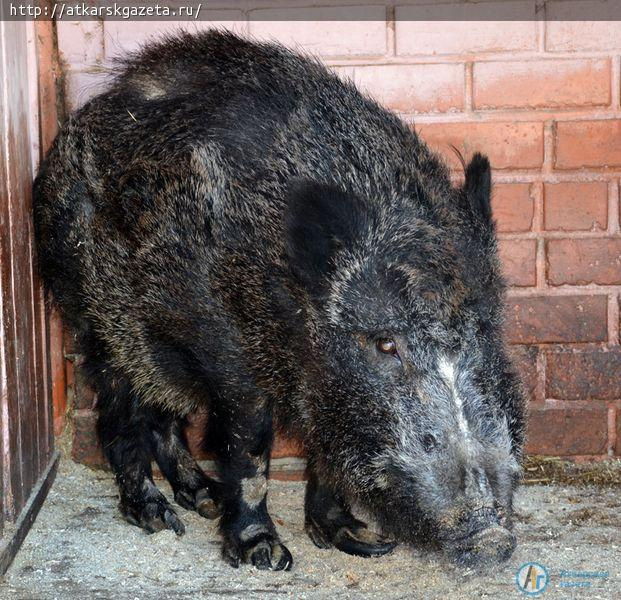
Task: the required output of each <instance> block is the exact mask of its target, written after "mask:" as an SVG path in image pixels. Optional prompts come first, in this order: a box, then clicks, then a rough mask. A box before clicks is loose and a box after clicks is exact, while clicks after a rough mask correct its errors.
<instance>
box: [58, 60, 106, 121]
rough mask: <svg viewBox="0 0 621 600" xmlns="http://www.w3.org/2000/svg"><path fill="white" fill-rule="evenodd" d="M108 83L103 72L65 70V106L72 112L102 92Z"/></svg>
mask: <svg viewBox="0 0 621 600" xmlns="http://www.w3.org/2000/svg"><path fill="white" fill-rule="evenodd" d="M108 83H109V79H108V77H107V76H106V74H105V73H97V72H88V71H74V70H72V69H68V70H67V71H65V81H64V85H65V90H64V91H65V108H66V109H67V111H69V112H72V111H74V110H77V109H78V108H80V107H81V106H82V105H83V104H85V103H86V102H88V101H89V100H90V99H91V98H92V97H93V96H96V95H97V94H100V93H101V92H103V91H104V90H105V89H106V88H107V86H108Z"/></svg>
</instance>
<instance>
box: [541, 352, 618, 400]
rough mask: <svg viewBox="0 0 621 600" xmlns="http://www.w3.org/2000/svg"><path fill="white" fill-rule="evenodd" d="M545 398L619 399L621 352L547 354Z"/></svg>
mask: <svg viewBox="0 0 621 600" xmlns="http://www.w3.org/2000/svg"><path fill="white" fill-rule="evenodd" d="M546 361H547V369H546V398H556V399H559V400H590V399H592V398H596V399H598V400H615V399H618V398H621V350H620V349H619V348H610V349H607V350H600V349H593V350H584V351H574V352H550V353H548V354H547V359H546Z"/></svg>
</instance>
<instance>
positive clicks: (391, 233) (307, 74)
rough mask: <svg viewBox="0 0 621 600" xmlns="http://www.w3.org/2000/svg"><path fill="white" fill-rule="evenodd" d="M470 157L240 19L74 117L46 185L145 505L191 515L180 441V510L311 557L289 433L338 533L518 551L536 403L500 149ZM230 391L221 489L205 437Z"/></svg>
mask: <svg viewBox="0 0 621 600" xmlns="http://www.w3.org/2000/svg"><path fill="white" fill-rule="evenodd" d="M412 85H416V82H412ZM465 174H466V178H465V183H464V186H463V187H461V188H459V189H455V188H454V187H452V185H451V183H450V179H449V175H448V171H447V169H446V167H445V166H444V164H443V163H442V162H441V160H440V159H439V158H438V157H437V156H436V155H434V154H433V153H432V152H430V150H429V149H428V148H427V146H426V145H425V144H424V143H423V142H422V141H421V140H420V139H419V138H418V137H417V136H416V134H415V133H414V132H412V131H411V130H410V128H408V127H407V126H406V125H405V124H404V123H402V122H401V121H400V120H399V119H398V118H397V117H396V116H395V115H393V114H391V113H389V112H387V111H385V110H384V109H382V108H381V107H379V106H378V105H377V104H376V103H375V102H373V101H372V100H370V99H368V98H366V97H364V96H363V95H362V94H360V93H359V92H358V91H357V90H356V89H355V87H354V86H353V85H352V84H350V83H345V82H343V81H340V80H339V79H338V78H337V77H336V76H334V75H332V74H330V73H329V72H328V71H327V70H326V69H325V68H324V67H323V66H321V65H320V64H319V63H318V62H315V61H313V60H310V59H307V58H304V57H301V56H298V55H296V54H293V53H291V52H289V51H287V50H285V49H283V48H281V47H279V46H277V45H270V44H257V43H253V42H249V41H244V40H242V39H240V38H238V37H235V36H234V35H232V34H227V33H218V32H207V33H201V34H197V35H190V34H185V33H181V34H179V35H177V36H175V37H171V38H168V39H165V40H164V41H162V42H161V43H155V44H152V45H150V46H148V47H147V48H145V49H144V50H143V51H141V52H140V53H138V54H136V55H134V56H132V57H131V58H130V59H129V60H128V61H127V62H126V64H125V65H124V67H123V68H122V69H121V71H120V72H119V73H118V76H117V77H116V79H115V81H114V83H113V84H112V86H111V87H110V89H109V90H108V91H107V92H105V93H103V94H102V95H100V96H98V97H96V98H94V99H93V100H91V101H90V102H89V103H88V104H86V106H84V107H83V108H82V109H81V110H80V111H78V112H77V113H76V114H75V115H73V116H72V117H70V118H69V120H68V121H67V123H66V124H65V125H64V127H63V129H62V131H61V133H60V134H59V136H58V138H57V139H56V141H55V143H54V145H53V147H52V149H51V151H50V153H49V155H48V157H47V159H46V160H45V161H44V163H43V164H42V166H41V171H40V173H39V176H38V177H37V180H36V182H35V189H34V201H35V224H36V233H37V239H38V250H39V259H40V265H41V270H42V274H43V279H44V281H45V284H46V286H47V288H48V290H49V291H50V292H51V293H52V295H53V298H54V300H55V301H56V303H57V304H58V306H59V307H60V309H61V311H62V314H63V316H64V318H65V320H66V322H67V324H68V325H69V326H70V328H71V329H72V331H73V332H74V333H75V335H76V338H77V343H78V347H79V349H80V351H81V352H82V353H83V354H84V356H85V360H86V363H85V369H86V372H87V374H88V376H89V379H90V381H91V382H92V384H93V386H94V387H95V389H96V390H97V392H98V399H99V400H98V408H99V413H100V421H99V433H100V438H101V442H102V446H103V448H104V451H105V453H106V455H107V457H108V459H109V460H110V463H111V466H112V468H113V470H114V472H115V474H116V477H117V481H118V485H119V489H120V494H121V505H120V506H121V510H122V512H123V514H124V515H125V516H126V518H127V519H128V520H129V521H130V522H132V523H134V524H137V525H140V526H142V527H144V528H145V529H147V530H149V531H154V530H157V529H159V528H162V527H169V528H172V529H174V530H175V531H176V532H177V533H182V532H183V524H182V523H181V521H180V520H179V519H178V517H177V515H176V514H175V512H174V510H173V508H172V506H171V505H170V504H169V503H168V501H167V500H166V499H165V497H164V496H163V495H162V494H161V493H160V492H159V490H158V489H157V487H156V486H155V485H154V484H153V480H152V476H151V460H152V459H155V460H156V461H157V462H158V464H159V466H160V468H161V469H162V471H163V472H164V474H165V475H166V477H167V478H168V479H169V480H170V482H171V484H172V487H173V490H174V493H175V499H176V500H177V502H178V503H180V504H181V505H182V506H185V507H187V508H193V509H195V510H197V511H199V512H200V513H201V514H203V515H205V516H208V517H215V516H218V515H221V518H220V529H221V532H222V535H223V539H224V546H223V547H224V557H225V558H226V559H227V560H228V561H229V562H230V563H231V564H232V565H237V564H239V563H240V562H251V563H253V564H255V565H256V566H257V567H259V568H271V569H281V568H288V567H289V566H290V565H291V562H292V561H291V555H290V554H289V551H288V550H287V549H286V548H285V546H284V545H283V544H282V543H281V542H280V540H279V538H278V535H277V533H276V529H275V527H274V525H273V523H272V520H271V518H270V516H269V514H268V512H267V508H266V478H267V475H268V464H269V451H270V446H271V442H272V437H273V429H274V428H275V427H281V428H283V429H285V430H287V431H290V432H294V433H296V434H297V435H298V436H300V437H301V439H302V440H303V442H304V444H305V447H306V451H307V454H308V464H309V478H310V479H309V485H308V488H307V497H306V527H307V531H308V532H309V534H310V535H311V537H312V538H313V540H314V541H315V543H316V544H318V545H319V546H322V547H329V546H331V545H335V546H336V547H337V548H340V549H342V550H344V551H346V552H351V553H354V554H362V555H370V554H382V553H385V552H387V551H389V550H390V549H391V548H392V547H393V546H394V543H393V542H392V541H391V540H389V539H386V538H384V537H382V536H380V535H377V534H374V533H372V532H371V531H369V530H368V529H366V527H365V525H364V523H362V522H361V521H358V520H357V519H355V518H354V517H353V516H352V514H351V506H352V504H353V503H360V504H362V505H364V506H365V507H366V509H367V510H369V511H370V512H371V513H372V514H373V515H374V516H375V517H376V519H377V520H378V521H379V523H380V524H381V526H382V527H383V529H384V533H385V534H387V535H389V536H393V537H395V538H396V539H397V540H403V541H414V540H416V538H417V536H420V534H421V532H424V531H426V532H429V533H430V534H432V535H434V536H437V538H438V539H439V540H440V542H441V544H442V545H443V546H444V547H445V549H446V550H447V552H448V553H449V554H450V555H451V556H454V557H455V558H456V559H457V560H460V561H462V562H476V561H478V560H484V559H499V558H505V557H506V556H507V555H508V554H510V552H511V550H512V548H513V544H514V539H513V536H512V535H511V534H510V533H509V531H508V528H510V521H511V498H512V492H513V488H514V485H515V481H516V477H517V473H518V471H519V469H518V461H519V458H520V455H521V450H522V443H523V429H524V407H523V400H522V395H521V392H520V386H519V383H518V381H517V378H516V376H515V373H514V371H513V368H512V367H511V365H510V363H509V361H508V359H507V356H506V352H505V349H504V346H503V343H502V341H501V332H500V329H501V324H502V303H503V293H504V288H503V283H502V279H501V277H500V274H499V265H498V259H497V253H496V239H495V232H494V224H493V221H492V216H491V208H490V166H489V163H488V161H487V159H486V158H485V157H483V156H481V155H475V157H474V158H473V159H472V161H471V162H470V163H469V164H468V165H467V166H466V167H465ZM391 344H392V345H391ZM393 347H394V352H393V351H392V350H391V348H393ZM385 348H388V351H386V350H385ZM205 406H206V407H208V409H209V411H210V421H209V423H210V424H209V431H208V432H207V435H206V437H207V443H209V444H210V446H211V447H212V448H214V449H215V451H216V453H217V456H218V463H219V472H220V477H219V479H218V480H217V481H216V480H214V479H211V478H208V477H207V476H206V475H205V474H204V473H202V472H201V470H200V469H199V467H198V466H197V464H196V463H195V462H194V460H193V459H192V457H191V456H190V455H189V453H188V450H187V445H186V442H185V440H184V438H183V433H182V425H183V419H184V418H185V417H186V416H187V415H188V414H189V413H191V412H192V411H194V410H195V409H197V408H198V407H205ZM492 525H494V526H493V527H492ZM501 526H502V527H501ZM490 531H492V533H489V532H490ZM498 532H500V533H498ZM490 536H491V537H490ZM494 536H496V537H494Z"/></svg>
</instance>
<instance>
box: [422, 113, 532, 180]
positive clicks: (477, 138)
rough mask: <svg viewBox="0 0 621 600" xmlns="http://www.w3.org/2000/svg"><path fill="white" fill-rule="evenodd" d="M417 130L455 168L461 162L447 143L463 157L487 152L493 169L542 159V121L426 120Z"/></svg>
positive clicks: (458, 166)
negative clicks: (476, 121)
mask: <svg viewBox="0 0 621 600" xmlns="http://www.w3.org/2000/svg"><path fill="white" fill-rule="evenodd" d="M417 130H418V131H419V133H420V135H421V137H422V138H423V140H425V141H426V142H427V143H428V144H429V145H430V146H432V147H433V148H434V149H436V150H438V151H439V152H441V153H443V154H444V156H445V157H446V159H447V160H448V162H449V164H450V165H451V166H452V167H453V168H456V169H459V168H461V164H460V162H459V160H458V159H457V157H456V156H455V153H454V152H453V151H452V150H451V145H453V146H455V147H456V148H458V149H459V150H460V151H461V152H462V154H463V155H464V156H466V157H468V156H470V155H472V154H473V153H474V152H477V151H479V152H483V153H484V154H487V155H488V156H489V159H490V161H491V163H492V167H493V168H494V169H510V168H523V169H528V168H537V167H540V166H541V164H542V163H543V124H542V123H528V122H525V123H426V124H424V125H420V126H418V127H417Z"/></svg>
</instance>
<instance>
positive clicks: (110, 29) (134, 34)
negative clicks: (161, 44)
mask: <svg viewBox="0 0 621 600" xmlns="http://www.w3.org/2000/svg"><path fill="white" fill-rule="evenodd" d="M214 27H217V28H218V29H228V30H230V31H234V32H236V33H238V34H241V35H243V34H245V33H246V20H245V18H244V14H243V12H241V11H239V10H205V9H203V10H201V19H200V20H196V21H192V23H191V24H190V23H189V22H188V21H135V20H131V21H128V20H125V21H113V20H110V19H106V20H105V21H104V50H105V56H106V58H113V57H115V56H122V55H125V54H127V53H128V52H133V51H135V50H137V49H139V48H140V47H141V46H143V45H144V44H145V43H146V42H149V41H152V40H157V39H159V38H161V37H162V36H163V35H164V34H167V33H168V34H171V33H175V32H177V31H179V30H181V29H184V30H188V31H191V32H194V31H202V30H206V29H212V28H214Z"/></svg>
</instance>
